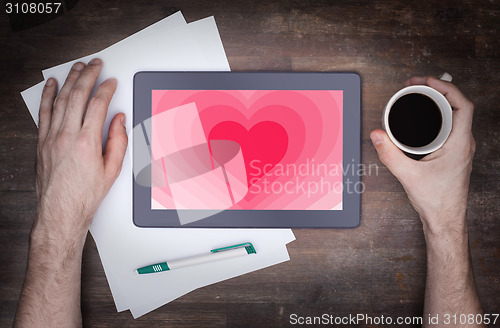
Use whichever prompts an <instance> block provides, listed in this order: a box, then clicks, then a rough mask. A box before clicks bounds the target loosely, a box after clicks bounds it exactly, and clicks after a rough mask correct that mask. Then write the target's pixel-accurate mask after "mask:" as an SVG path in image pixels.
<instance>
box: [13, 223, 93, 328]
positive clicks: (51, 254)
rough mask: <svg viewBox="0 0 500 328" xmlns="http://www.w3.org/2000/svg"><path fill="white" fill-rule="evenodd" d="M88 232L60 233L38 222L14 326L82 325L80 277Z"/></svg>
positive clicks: (32, 235)
mask: <svg viewBox="0 0 500 328" xmlns="http://www.w3.org/2000/svg"><path fill="white" fill-rule="evenodd" d="M56 229H57V228H56ZM85 235H86V233H85V234H84V233H79V234H78V235H77V234H60V233H59V232H56V231H53V230H51V229H50V228H49V226H48V225H46V224H38V225H35V227H34V228H33V231H32V233H31V238H30V249H29V255H28V257H29V259H28V267H27V271H26V278H25V281H24V287H23V291H22V294H21V298H20V300H19V307H18V311H17V314H16V319H15V324H14V326H15V327H80V326H81V325H82V322H81V309H80V286H81V282H80V280H81V261H82V251H83V245H84V243H85Z"/></svg>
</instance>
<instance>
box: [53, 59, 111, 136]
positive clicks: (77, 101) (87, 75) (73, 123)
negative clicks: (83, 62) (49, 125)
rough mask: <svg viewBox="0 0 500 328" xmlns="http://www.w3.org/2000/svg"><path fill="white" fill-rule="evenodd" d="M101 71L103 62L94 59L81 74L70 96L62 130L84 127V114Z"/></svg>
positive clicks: (76, 129) (74, 129) (75, 129)
mask: <svg viewBox="0 0 500 328" xmlns="http://www.w3.org/2000/svg"><path fill="white" fill-rule="evenodd" d="M101 69H102V61H101V60H100V59H99V58H94V59H92V60H91V61H90V62H89V64H88V65H87V66H86V67H85V69H84V70H83V71H82V72H81V74H80V76H79V77H78V79H77V80H76V82H75V83H74V85H73V88H72V89H71V91H70V93H69V95H68V106H67V108H66V111H65V113H64V120H63V126H62V129H68V130H69V131H78V130H79V129H80V128H81V127H82V119H83V114H84V113H85V110H86V108H87V102H88V100H89V96H90V92H91V91H92V88H93V87H94V85H95V82H96V80H97V77H98V76H99V73H100V72H101Z"/></svg>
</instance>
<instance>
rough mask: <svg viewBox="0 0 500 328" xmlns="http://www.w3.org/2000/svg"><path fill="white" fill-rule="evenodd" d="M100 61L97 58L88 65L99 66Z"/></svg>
mask: <svg viewBox="0 0 500 328" xmlns="http://www.w3.org/2000/svg"><path fill="white" fill-rule="evenodd" d="M100 63H101V60H100V59H99V58H94V59H92V60H91V61H90V63H89V65H99V64H100Z"/></svg>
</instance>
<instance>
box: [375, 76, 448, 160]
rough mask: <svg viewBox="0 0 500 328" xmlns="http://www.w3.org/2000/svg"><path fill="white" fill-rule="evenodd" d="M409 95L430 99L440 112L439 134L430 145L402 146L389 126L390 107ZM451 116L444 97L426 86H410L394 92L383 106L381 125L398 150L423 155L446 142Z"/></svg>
mask: <svg viewBox="0 0 500 328" xmlns="http://www.w3.org/2000/svg"><path fill="white" fill-rule="evenodd" d="M411 93H419V94H422V95H425V96H427V97H429V98H431V99H432V100H433V101H434V102H435V103H436V105H437V106H438V108H439V110H440V112H441V117H442V124H441V130H440V131H439V134H438V135H437V137H436V138H435V139H434V140H433V141H432V142H431V143H430V144H428V145H425V146H422V147H410V146H407V145H404V144H402V143H401V142H399V141H398V140H397V139H396V138H395V137H394V135H393V134H392V132H391V129H390V126H389V113H390V111H391V108H392V106H393V105H394V103H395V102H396V101H397V100H398V99H399V98H401V97H402V96H404V95H407V94H411ZM451 114H452V111H451V106H450V103H449V102H448V100H446V98H445V96H443V94H442V93H440V92H439V91H437V90H436V89H433V88H431V87H428V86H426V85H412V86H409V87H406V88H404V89H401V90H399V91H398V92H396V94H395V95H394V96H392V98H391V99H390V100H389V102H388V103H387V105H386V106H385V110H384V117H383V122H382V123H383V125H384V129H385V131H386V132H387V135H388V136H389V138H390V139H391V141H392V142H393V143H394V144H395V145H396V146H397V147H398V148H399V149H401V150H403V151H404V152H407V153H410V154H415V155H425V154H429V153H432V152H434V151H436V150H438V149H439V148H441V146H442V145H443V144H444V143H445V142H446V139H448V136H449V135H450V132H451V123H452V115H451Z"/></svg>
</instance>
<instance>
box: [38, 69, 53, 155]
mask: <svg viewBox="0 0 500 328" xmlns="http://www.w3.org/2000/svg"><path fill="white" fill-rule="evenodd" d="M56 94H57V81H56V80H55V79H53V78H50V79H48V80H47V83H46V84H45V87H44V88H43V92H42V99H41V102H40V111H39V112H38V147H39V148H40V145H43V143H44V142H45V138H46V137H47V134H48V133H49V129H50V121H51V118H52V105H53V104H54V98H55V97H56Z"/></svg>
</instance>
